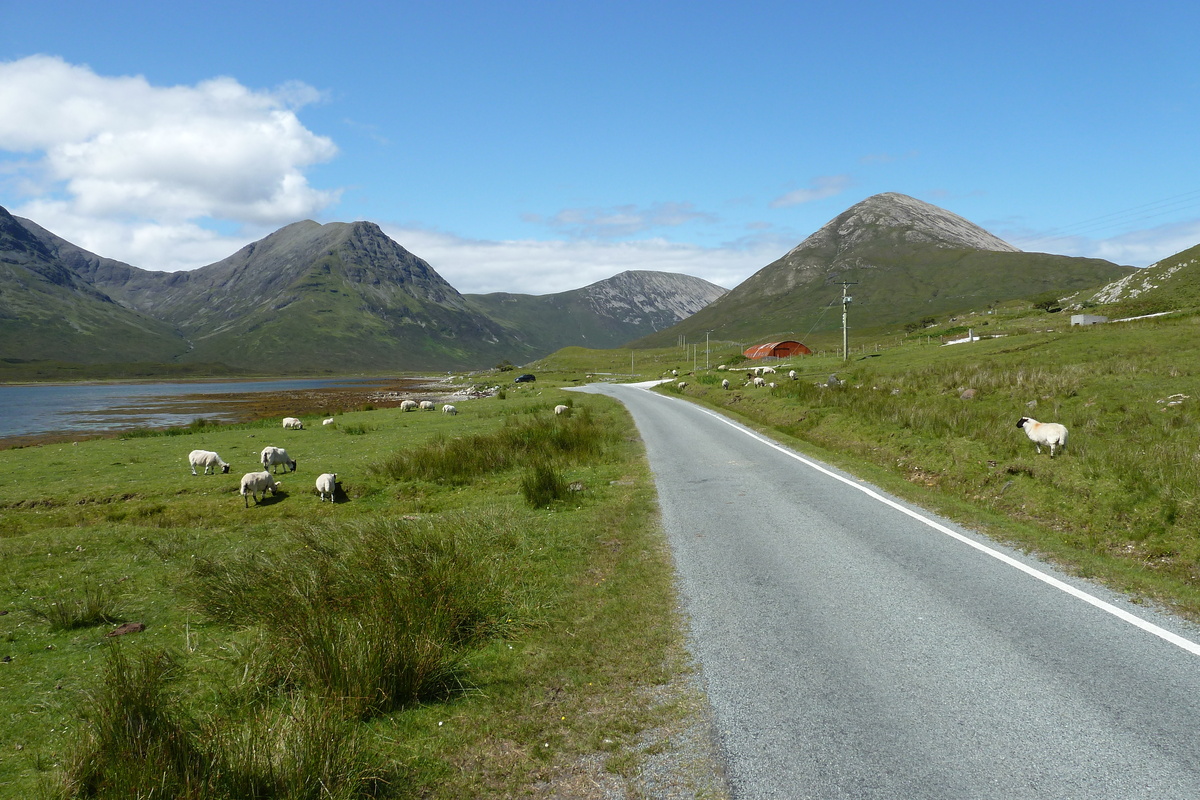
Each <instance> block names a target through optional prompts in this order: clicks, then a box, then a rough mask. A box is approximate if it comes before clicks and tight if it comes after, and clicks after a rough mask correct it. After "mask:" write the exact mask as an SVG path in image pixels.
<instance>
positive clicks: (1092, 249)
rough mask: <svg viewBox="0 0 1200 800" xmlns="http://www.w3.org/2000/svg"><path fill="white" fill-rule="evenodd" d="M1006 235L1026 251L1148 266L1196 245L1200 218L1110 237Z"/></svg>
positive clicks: (1199, 232)
mask: <svg viewBox="0 0 1200 800" xmlns="http://www.w3.org/2000/svg"><path fill="white" fill-rule="evenodd" d="M1004 238H1005V240H1006V241H1009V242H1011V243H1013V244H1015V245H1016V246H1017V247H1020V248H1021V249H1022V250H1026V251H1031V252H1042V253H1059V254H1061V255H1067V256H1084V257H1087V258H1103V259H1105V260H1107V261H1111V262H1113V263H1114V264H1124V265H1127V266H1133V267H1146V266H1149V265H1150V264H1153V263H1155V262H1157V261H1161V260H1162V259H1164V258H1167V257H1168V256H1173V255H1175V254H1176V253H1179V252H1182V251H1184V250H1187V249H1189V248H1192V247H1195V246H1196V243H1197V242H1200V219H1193V220H1185V221H1182V222H1173V223H1170V224H1167V225H1159V226H1158V227H1154V228H1146V229H1144V230H1139V231H1131V232H1129V233H1123V234H1119V235H1117V236H1112V237H1109V238H1107V239H1093V238H1090V237H1087V236H1046V235H1041V234H1039V233H1037V232H1035V231H1023V232H1020V233H1012V234H1009V236H1008V237H1004Z"/></svg>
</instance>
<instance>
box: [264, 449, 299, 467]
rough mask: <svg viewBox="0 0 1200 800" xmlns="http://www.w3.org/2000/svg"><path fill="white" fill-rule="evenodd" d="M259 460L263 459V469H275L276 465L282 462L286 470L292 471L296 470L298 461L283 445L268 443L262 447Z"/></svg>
mask: <svg viewBox="0 0 1200 800" xmlns="http://www.w3.org/2000/svg"><path fill="white" fill-rule="evenodd" d="M259 460H260V461H262V465H263V469H268V468H271V469H272V470H273V468H274V467H277V466H279V465H280V464H282V465H283V471H284V472H287V471H289V470H290V471H292V472H295V471H296V462H295V461H294V460H293V459H292V457H291V456H289V455H288V452H287V450H284V449H283V448H282V447H271V446H270V445H267V446H266V447H264V448H263V449H262V454H261V455H260V456H259Z"/></svg>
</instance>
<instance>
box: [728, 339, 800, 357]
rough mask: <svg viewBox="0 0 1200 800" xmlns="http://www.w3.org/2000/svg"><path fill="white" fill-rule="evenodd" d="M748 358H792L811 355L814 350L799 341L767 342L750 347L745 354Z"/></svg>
mask: <svg viewBox="0 0 1200 800" xmlns="http://www.w3.org/2000/svg"><path fill="white" fill-rule="evenodd" d="M743 355H745V356H746V358H767V357H768V356H771V357H774V358H791V357H792V356H810V355H812V350H809V349H808V348H807V347H805V346H804V345H802V344H800V343H799V342H767V343H766V344H756V345H754V347H751V348H749V349H748V350H746V352H745V353H744V354H743Z"/></svg>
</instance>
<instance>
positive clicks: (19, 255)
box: [0, 209, 724, 373]
mask: <svg viewBox="0 0 1200 800" xmlns="http://www.w3.org/2000/svg"><path fill="white" fill-rule="evenodd" d="M0 212H3V213H2V214H0V236H2V237H3V238H0V298H2V299H5V300H6V301H9V307H10V309H11V310H10V313H7V314H6V313H3V312H0V333H3V334H4V340H3V342H0V357H4V358H21V359H58V360H64V361H82V362H84V363H97V362H102V361H109V362H120V361H142V360H147V359H148V358H149V359H152V360H157V361H162V362H184V363H195V362H204V363H223V364H226V365H229V366H233V367H238V368H243V369H250V370H261V371H265V372H272V373H279V372H288V371H311V370H318V371H331V372H346V371H367V370H373V371H378V370H381V369H383V370H414V369H437V370H442V369H447V368H463V367H480V366H491V365H493V364H495V363H498V362H501V361H504V360H511V361H515V362H517V363H522V362H524V361H527V360H531V359H533V358H537V357H539V356H542V355H546V354H548V353H550V352H553V351H554V350H557V349H559V348H561V347H564V346H566V345H568V344H577V343H579V337H580V336H581V335H587V334H591V335H592V338H593V340H596V341H599V342H601V343H596V341H593V342H589V345H588V346H593V347H602V346H614V345H615V344H620V343H623V342H624V341H628V340H629V339H631V338H635V337H637V336H641V335H644V334H645V333H647V332H651V331H653V330H656V329H657V328H658V327H665V326H667V325H670V324H673V323H675V322H678V321H679V319H681V318H682V315H683V314H686V313H688V310H689V309H694V308H699V307H700V306H702V305H703V304H704V303H705V302H707V298H710V297H713V296H716V294H717V293H723V292H724V290H723V289H721V288H720V287H714V286H713V285H712V284H708V283H707V282H704V281H700V280H699V279H692V278H688V277H687V276H665V277H655V276H658V275H660V274H659V273H629V274H627V275H626V276H625V277H620V276H618V278H614V279H610V281H601V282H599V283H597V284H594V285H593V287H587V288H588V291H583V290H576V291H580V292H583V293H582V294H580V295H578V296H576V295H575V294H573V293H571V292H567V293H561V294H560V295H548V296H545V297H540V298H531V299H529V300H528V301H526V300H521V301H519V302H517V305H521V306H529V309H527V310H526V312H523V313H519V314H516V315H515V317H513V318H512V320H511V321H505V318H503V317H501V318H497V319H494V318H492V317H491V316H489V314H488V313H487V310H486V307H487V306H488V303H487V302H486V301H480V302H475V303H472V302H469V301H468V299H467V298H466V297H464V296H463V295H462V294H460V293H459V292H458V291H457V290H456V289H455V288H454V287H453V286H451V285H450V284H449V283H448V282H446V281H445V279H443V278H442V277H441V276H440V275H439V274H438V273H437V272H436V271H435V270H434V269H433V268H432V267H431V266H430V265H429V264H428V263H427V262H425V261H424V260H423V259H420V258H418V257H417V256H415V255H413V254H412V253H410V252H408V251H407V250H405V249H404V248H403V247H402V246H400V245H399V244H398V243H396V242H395V241H393V240H392V239H390V238H389V237H388V236H387V235H385V234H384V233H383V231H382V230H380V228H379V226H378V225H376V224H374V223H371V222H361V221H360V222H352V223H341V222H335V223H327V224H324V225H322V224H319V223H316V222H313V221H311V220H307V221H303V222H297V223H293V224H291V225H288V226H286V227H284V228H281V229H280V230H278V231H276V232H275V233H272V234H271V235H269V236H267V237H265V238H263V239H261V240H259V241H257V242H254V243H252V244H249V245H247V246H246V247H244V248H242V249H241V250H239V251H238V252H237V253H234V254H233V255H231V256H229V257H228V258H225V259H222V260H221V261H218V262H216V263H214V264H210V265H208V266H205V267H200V268H199V269H195V270H192V271H186V272H174V273H165V272H154V271H149V270H142V269H139V268H137V267H133V266H131V265H129V264H125V263H123V262H120V261H115V260H113V259H108V258H104V257H102V256H98V255H96V254H94V253H90V252H88V251H86V250H84V249H82V248H80V247H78V246H76V245H74V244H72V243H70V242H68V241H66V240H64V239H62V238H61V237H59V236H57V235H55V234H53V233H51V232H49V231H47V230H45V229H44V228H42V227H41V226H39V225H37V224H36V223H34V222H32V221H29V220H23V219H20V218H17V217H13V216H12V215H11V214H9V213H8V212H7V211H6V210H4V209H0ZM714 290H716V292H714ZM38 292H42V293H45V292H50V293H51V294H52V295H54V299H53V301H52V302H51V301H47V300H44V299H43V300H41V301H39V302H37V303H23V302H22V301H21V299H20V298H22V297H24V298H26V299H28V297H29V296H31V293H32V294H34V295H35V294H37V293H38ZM513 297H518V296H513ZM583 298H589V299H587V301H586V302H584V301H583ZM510 305H511V304H510ZM39 306H40V307H42V308H53V309H55V312H54V313H52V314H41V313H38V312H37V307H39ZM93 306H94V307H95V308H94V309H93V308H92V307H93ZM554 308H569V309H570V313H569V314H567V315H565V316H564V315H558V314H555V313H551V312H550V309H554ZM85 309H87V310H88V311H87V314H86V317H87V319H88V320H92V321H90V322H88V323H87V324H86V325H81V324H79V323H78V322H74V323H73V322H71V320H73V319H75V318H80V314H81V313H82V312H83V311H84V310H85ZM97 317H101V318H104V322H102V323H101V322H97V321H95V320H94V318H97ZM56 320H57V321H56ZM523 322H528V323H529V325H528V327H527V328H523V327H521V324H522V323H523ZM131 327H139V328H140V329H141V331H140V332H139V333H138V334H136V336H135V338H136V339H138V340H139V341H138V342H137V343H136V344H135V343H134V342H132V341H130V337H129V336H128V335H124V334H122V335H101V336H97V335H95V334H94V332H95V331H99V330H101V329H111V330H114V331H118V330H119V331H126V330H128V329H130V328H131ZM581 332H582V333H581ZM605 337H608V338H605ZM618 340H619V341H618ZM148 354H149V355H148Z"/></svg>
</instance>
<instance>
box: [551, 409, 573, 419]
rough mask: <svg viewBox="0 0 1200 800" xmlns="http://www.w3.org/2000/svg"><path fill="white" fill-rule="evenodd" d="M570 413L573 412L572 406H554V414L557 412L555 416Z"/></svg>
mask: <svg viewBox="0 0 1200 800" xmlns="http://www.w3.org/2000/svg"><path fill="white" fill-rule="evenodd" d="M570 413H571V407H570V406H555V407H554V414H555V416H559V417H561V416H564V415H570Z"/></svg>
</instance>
